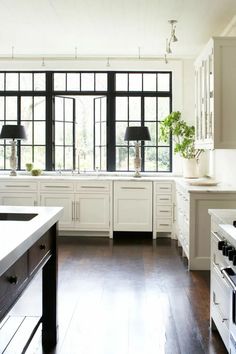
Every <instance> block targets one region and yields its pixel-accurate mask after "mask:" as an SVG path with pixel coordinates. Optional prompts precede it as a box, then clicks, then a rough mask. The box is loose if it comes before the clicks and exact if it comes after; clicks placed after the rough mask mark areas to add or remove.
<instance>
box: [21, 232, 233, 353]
mask: <svg viewBox="0 0 236 354" xmlns="http://www.w3.org/2000/svg"><path fill="white" fill-rule="evenodd" d="M58 280H59V291H58V298H59V299H58V318H59V342H58V345H57V348H56V349H55V351H54V354H162V353H163V354H195V353H196V354H202V353H205V354H213V353H214V354H226V353H227V351H226V349H225V347H224V345H223V342H222V341H221V339H220V337H219V335H217V333H216V334H215V333H211V332H210V331H209V299H210V295H209V291H210V290H209V272H188V270H187V266H186V260H185V259H183V258H182V257H181V252H180V250H179V248H178V247H177V244H176V242H175V241H171V240H170V239H157V240H156V242H155V243H154V244H153V242H152V241H151V240H139V241H137V242H136V240H135V239H134V238H133V239H130V240H124V239H123V240H122V241H121V242H119V239H116V240H115V241H114V242H112V241H111V240H108V239H96V238H74V239H73V240H71V239H70V238H68V239H67V240H66V241H65V240H61V242H60V243H59V277H58ZM37 282H38V280H37V279H36V280H35V284H34V283H33V284H32V286H31V290H30V291H31V297H32V299H33V303H34V304H36V299H35V298H34V297H37V296H38V293H37V292H38V289H39V285H38V284H37ZM26 299H27V301H29V299H30V295H29V294H28V295H27V297H26ZM22 309H23V299H22V303H21V304H20V310H19V309H18V312H19V313H21V311H22ZM29 309H30V306H29ZM15 311H16V313H17V309H15ZM27 312H28V311H27ZM42 353H43V352H42V348H41V343H40V330H39V331H38V332H37V335H36V336H35V338H34V339H33V341H32V345H30V347H29V350H28V351H27V354H42Z"/></svg>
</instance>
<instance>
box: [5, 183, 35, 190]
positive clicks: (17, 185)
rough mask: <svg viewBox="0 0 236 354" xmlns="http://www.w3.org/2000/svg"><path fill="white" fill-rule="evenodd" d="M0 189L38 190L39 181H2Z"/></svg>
mask: <svg viewBox="0 0 236 354" xmlns="http://www.w3.org/2000/svg"><path fill="white" fill-rule="evenodd" d="M0 190H4V192H10V191H21V192H22V191H29V192H30V191H36V190H37V182H28V181H25V182H24V181H0Z"/></svg>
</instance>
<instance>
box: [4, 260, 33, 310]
mask: <svg viewBox="0 0 236 354" xmlns="http://www.w3.org/2000/svg"><path fill="white" fill-rule="evenodd" d="M27 277H28V257H27V253H25V254H24V255H23V256H22V257H21V258H20V259H19V260H18V261H16V262H15V263H14V264H13V265H12V266H11V267H10V268H9V269H8V270H7V271H6V272H5V273H4V274H3V275H2V276H1V277H0V317H1V312H2V311H3V310H4V309H5V308H6V307H9V304H11V303H12V302H13V300H14V298H16V297H17V296H18V293H19V292H20V291H21V287H22V285H23V284H24V282H25V281H26V280H27Z"/></svg>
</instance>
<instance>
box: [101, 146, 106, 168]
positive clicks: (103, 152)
mask: <svg viewBox="0 0 236 354" xmlns="http://www.w3.org/2000/svg"><path fill="white" fill-rule="evenodd" d="M106 155H107V149H106V148H105V147H101V170H102V171H106V169H107V157H106Z"/></svg>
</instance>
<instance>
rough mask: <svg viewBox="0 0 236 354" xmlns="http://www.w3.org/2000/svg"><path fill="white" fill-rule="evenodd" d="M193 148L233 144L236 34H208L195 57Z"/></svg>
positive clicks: (234, 146)
mask: <svg viewBox="0 0 236 354" xmlns="http://www.w3.org/2000/svg"><path fill="white" fill-rule="evenodd" d="M195 97H196V98H195V122H196V143H195V146H196V148H199V149H235V148H236V134H235V132H236V37H214V38H212V39H211V40H210V41H209V42H208V44H207V46H206V47H205V49H204V50H203V52H202V54H201V55H200V56H199V57H198V58H197V60H196V61H195Z"/></svg>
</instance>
